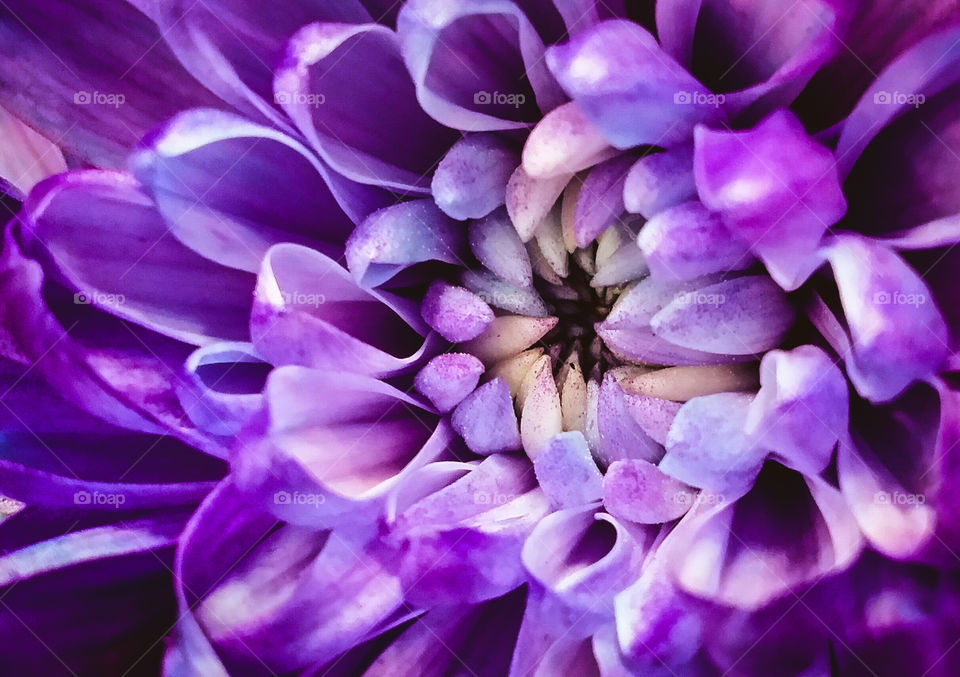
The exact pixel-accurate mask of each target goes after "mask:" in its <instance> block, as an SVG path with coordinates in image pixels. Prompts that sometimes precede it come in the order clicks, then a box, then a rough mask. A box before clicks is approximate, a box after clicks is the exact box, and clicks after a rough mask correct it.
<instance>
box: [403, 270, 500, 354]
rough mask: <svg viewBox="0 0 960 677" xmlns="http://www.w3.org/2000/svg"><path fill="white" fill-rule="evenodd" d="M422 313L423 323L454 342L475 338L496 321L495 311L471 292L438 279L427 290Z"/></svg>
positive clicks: (421, 309)
mask: <svg viewBox="0 0 960 677" xmlns="http://www.w3.org/2000/svg"><path fill="white" fill-rule="evenodd" d="M420 313H421V314H422V315H423V319H424V321H425V322H426V323H427V324H428V325H430V327H431V328H432V329H434V330H435V331H436V332H437V333H438V334H440V335H441V336H442V337H443V338H445V339H447V340H448V341H450V342H452V343H459V342H462V341H469V340H470V339H475V338H476V337H478V336H480V334H482V333H483V332H484V330H485V329H486V328H487V327H488V326H489V325H490V323H491V322H493V311H492V310H490V306H488V305H487V304H486V303H484V301H483V299H481V298H480V297H479V296H477V295H476V294H474V293H473V292H472V291H470V290H469V289H464V288H463V287H455V286H453V285H450V284H447V283H446V282H442V281H440V280H437V281H436V282H434V283H433V284H431V285H430V287H429V288H428V289H427V293H426V295H425V296H424V297H423V304H422V305H421V307H420Z"/></svg>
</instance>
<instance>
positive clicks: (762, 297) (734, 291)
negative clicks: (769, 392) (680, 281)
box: [650, 276, 794, 355]
mask: <svg viewBox="0 0 960 677" xmlns="http://www.w3.org/2000/svg"><path fill="white" fill-rule="evenodd" d="M793 320H794V311H793V308H792V307H791V305H790V304H789V302H788V301H787V298H786V295H785V294H784V293H783V292H782V291H781V290H780V289H779V288H778V287H777V286H776V285H775V284H774V283H773V281H772V280H771V279H770V278H768V277H764V276H747V277H738V278H735V279H732V280H724V281H723V282H718V283H716V284H712V285H709V286H706V287H701V288H699V289H698V290H697V291H696V292H692V293H690V294H688V295H685V296H680V297H679V298H677V299H675V300H674V301H672V302H671V303H670V304H669V305H667V306H666V307H664V308H663V309H662V310H660V311H659V312H658V313H657V314H656V315H654V316H653V317H652V318H651V319H650V327H651V328H652V329H653V332H654V334H656V335H657V336H659V337H662V338H664V339H666V340H668V341H670V342H671V343H674V344H676V345H678V346H681V347H683V348H689V349H693V350H706V351H710V352H714V353H721V354H727V355H749V354H752V353H761V352H763V351H765V350H769V349H771V348H773V347H775V346H777V345H779V343H780V341H781V339H782V338H783V337H784V335H785V334H786V332H787V330H788V329H790V327H791V326H792V325H793Z"/></svg>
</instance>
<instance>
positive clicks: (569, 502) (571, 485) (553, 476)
mask: <svg viewBox="0 0 960 677" xmlns="http://www.w3.org/2000/svg"><path fill="white" fill-rule="evenodd" d="M533 469H534V471H535V472H536V475H537V481H538V482H539V483H540V488H541V489H543V492H544V493H545V494H546V495H547V497H548V498H549V499H550V501H551V502H552V503H553V504H554V505H557V506H559V507H560V508H572V507H576V506H580V505H585V504H587V503H591V502H593V501H597V500H599V499H600V496H601V491H602V489H601V485H600V483H601V479H602V477H601V475H600V470H599V469H598V468H597V464H596V463H595V462H594V460H593V457H592V456H591V455H590V448H589V447H588V446H587V441H586V440H585V439H584V437H583V434H582V433H581V432H579V431H573V432H566V433H560V434H559V435H556V436H554V437H553V439H551V440H550V441H549V442H547V445H546V446H545V447H544V448H543V449H542V450H541V451H540V453H539V454H537V457H536V458H535V459H534V463H533Z"/></svg>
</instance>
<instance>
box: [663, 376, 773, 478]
mask: <svg viewBox="0 0 960 677" xmlns="http://www.w3.org/2000/svg"><path fill="white" fill-rule="evenodd" d="M752 401H753V395H748V394H745V393H718V394H716V395H705V396H703V397H695V398H693V399H692V400H690V401H689V402H687V403H685V404H684V405H683V406H682V407H680V411H678V412H677V417H676V418H675V419H674V420H673V425H671V426H670V432H669V433H668V435H667V444H666V447H667V454H666V456H664V457H663V460H662V461H661V462H660V470H662V471H663V472H665V473H667V474H668V475H670V476H672V477H675V478H676V479H678V480H680V481H681V482H685V483H687V484H689V485H691V486H694V487H697V488H700V489H706V490H708V491H714V492H719V493H721V494H722V493H723V492H736V491H737V490H740V489H742V488H744V487H749V486H750V484H751V483H752V482H753V480H754V478H755V477H756V476H757V473H759V472H760V466H761V464H762V463H763V459H764V457H765V456H766V455H767V453H766V451H765V450H763V449H762V448H758V447H757V446H756V445H755V444H754V443H753V441H752V440H751V439H750V437H749V435H747V432H746V419H747V413H748V411H749V407H750V403H751V402H752Z"/></svg>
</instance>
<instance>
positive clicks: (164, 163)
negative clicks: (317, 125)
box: [130, 110, 387, 273]
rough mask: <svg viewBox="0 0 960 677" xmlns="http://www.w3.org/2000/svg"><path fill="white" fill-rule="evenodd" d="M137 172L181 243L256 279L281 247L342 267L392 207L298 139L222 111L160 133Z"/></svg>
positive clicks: (141, 154)
mask: <svg viewBox="0 0 960 677" xmlns="http://www.w3.org/2000/svg"><path fill="white" fill-rule="evenodd" d="M130 164H131V166H132V170H133V173H134V174H135V175H136V177H137V179H138V180H139V181H140V182H141V183H142V184H143V185H144V187H145V188H146V190H147V192H148V193H150V195H151V196H152V197H153V199H154V202H156V205H157V209H158V210H159V212H160V213H161V214H162V215H163V218H164V220H165V221H166V222H167V226H168V227H169V229H170V232H171V233H172V234H173V235H174V237H176V238H177V239H179V240H180V241H181V242H183V243H184V244H185V245H187V246H188V247H190V248H191V249H193V250H194V251H196V252H197V253H199V254H201V255H202V256H205V257H206V258H208V259H211V260H213V261H216V262H218V263H221V264H223V265H226V266H230V267H233V268H239V269H241V270H246V271H249V272H254V273H255V272H256V271H257V270H258V268H259V267H260V261H261V259H262V258H263V255H264V253H265V252H266V250H267V248H269V247H270V245H272V244H276V243H278V242H299V243H301V244H305V245H308V246H311V247H314V248H316V249H320V250H323V251H325V252H326V253H328V254H330V255H331V256H334V257H336V258H339V257H340V255H342V253H343V244H344V242H345V241H346V239H347V236H348V235H349V234H350V232H351V231H352V230H353V228H354V224H355V223H359V222H360V220H362V219H363V218H364V217H366V216H367V215H368V214H370V212H372V211H374V210H375V209H378V208H380V207H382V206H384V205H385V204H387V202H386V201H385V200H386V198H387V194H386V192H385V191H378V190H376V189H373V188H370V187H368V186H362V185H360V184H356V183H354V182H352V181H349V180H347V179H345V178H344V177H342V176H340V175H339V174H336V173H335V172H332V171H330V169H329V168H327V166H326V165H324V164H323V163H322V162H320V161H318V160H317V159H315V158H314V156H313V155H312V154H311V153H310V151H308V150H307V149H306V148H305V147H303V146H302V145H300V144H299V143H298V142H297V141H295V140H294V139H293V138H291V137H289V136H287V135H285V134H283V133H282V132H279V131H277V130H275V129H272V128H269V127H264V126H261V125H256V124H254V123H252V122H249V121H247V120H244V119H243V118H240V117H238V116H235V115H229V114H227V113H223V112H221V111H215V110H192V111H188V112H186V113H182V114H180V115H178V116H177V117H175V118H173V119H172V120H170V121H169V122H168V123H167V124H165V125H164V126H163V127H161V128H159V129H156V130H154V131H153V132H152V133H151V134H150V136H149V137H147V138H146V139H145V140H144V141H143V148H141V149H140V150H138V151H137V152H136V153H135V154H134V155H133V157H132V158H131V161H130Z"/></svg>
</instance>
